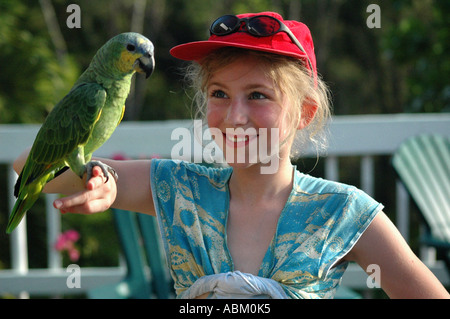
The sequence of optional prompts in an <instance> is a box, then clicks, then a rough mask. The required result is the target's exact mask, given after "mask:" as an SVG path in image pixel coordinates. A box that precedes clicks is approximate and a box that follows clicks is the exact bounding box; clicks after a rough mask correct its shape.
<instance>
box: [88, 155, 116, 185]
mask: <svg viewBox="0 0 450 319" xmlns="http://www.w3.org/2000/svg"><path fill="white" fill-rule="evenodd" d="M95 166H98V167H100V168H101V170H102V172H103V175H105V177H106V181H105V184H106V183H107V182H108V181H109V175H110V174H111V175H112V177H114V180H115V181H116V182H117V180H118V179H119V175H117V172H116V171H115V170H114V168H112V167H111V166H109V165H106V164H105V163H102V162H100V161H90V162H88V163H87V164H86V175H87V179H86V180H87V181H89V180H90V179H91V178H92V170H93V169H94V167H95Z"/></svg>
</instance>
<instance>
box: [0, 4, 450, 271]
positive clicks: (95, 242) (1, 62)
mask: <svg viewBox="0 0 450 319" xmlns="http://www.w3.org/2000/svg"><path fill="white" fill-rule="evenodd" d="M71 3H75V4H78V5H79V7H80V9H81V28H69V27H68V26H67V24H66V20H67V19H68V17H69V16H70V15H71V13H72V12H67V11H66V10H67V7H68V5H69V4H71ZM370 4H378V5H379V8H380V10H381V11H380V13H381V24H380V28H369V27H368V25H367V19H368V17H369V16H370V15H371V13H372V12H367V7H368V6H369V5H370ZM261 11H277V12H279V13H280V14H282V15H283V17H284V18H285V19H296V20H301V21H303V22H304V23H306V24H307V25H308V26H309V27H310V29H311V32H312V35H313V39H314V42H315V47H316V49H315V50H316V55H317V65H318V70H319V73H321V75H322V77H323V78H324V80H325V82H327V83H328V85H329V86H330V88H331V91H332V94H333V95H332V98H333V112H334V114H336V115H360V114H394V113H439V112H450V59H449V57H448V52H449V51H450V41H449V39H450V20H449V19H448V17H449V16H450V1H441V0H391V1H370V0H369V1H366V0H314V1H312V0H246V1H242V0H236V1H235V0H222V1H217V0H189V1H186V0H111V1H92V0H84V1H64V0H39V1H36V0H11V1H9V0H0V124H17V123H42V122H43V120H44V119H45V117H46V116H47V114H48V113H49V112H50V111H51V109H52V108H53V106H54V104H55V103H56V102H58V101H59V100H60V99H61V98H62V97H63V96H64V95H65V94H66V93H67V92H68V90H69V89H70V88H71V86H72V84H73V82H74V81H75V80H76V79H77V77H78V76H79V75H80V74H81V72H83V70H84V69H85V68H86V67H87V66H88V64H89V62H90V60H91V58H92V57H93V55H94V54H95V52H96V51H97V49H98V48H100V47H101V46H102V45H103V44H104V43H105V42H106V41H107V40H108V39H109V38H111V37H112V36H114V35H116V34H118V33H121V32H127V31H135V32H140V33H142V34H144V35H145V36H146V37H148V38H149V39H150V40H151V41H152V42H153V43H154V45H155V52H156V57H155V59H156V70H155V72H154V74H153V75H152V77H151V78H150V79H149V80H145V79H144V78H143V77H141V76H138V77H135V80H134V83H133V87H132V92H131V94H130V97H129V98H128V100H127V108H126V113H125V117H124V121H154V120H168V119H188V118H191V114H192V112H191V109H190V105H191V100H190V99H189V95H190V92H189V91H188V90H187V89H186V87H185V86H184V83H183V77H182V72H181V71H180V67H182V66H184V63H183V62H182V61H178V60H176V59H175V58H173V57H171V56H170V54H169V49H170V48H171V47H173V46H175V45H177V44H181V43H184V42H189V41H195V40H203V39H207V37H208V36H209V32H208V30H209V25H210V24H211V22H212V21H214V20H215V19H216V18H217V17H219V16H221V15H224V14H229V13H231V14H237V13H243V12H261ZM24 147H25V146H24ZM0 152H1V150H0ZM345 162H346V164H345V165H343V167H342V168H341V170H342V172H341V173H340V175H341V176H342V179H343V180H344V181H345V182H348V183H353V184H357V183H358V181H355V180H353V177H352V158H348V160H347V161H345ZM299 165H300V166H302V165H303V166H304V167H305V170H306V171H309V172H310V174H312V175H315V176H321V175H322V174H323V167H322V166H321V165H320V163H319V164H316V161H315V159H313V160H312V162H309V161H308V160H306V159H305V160H302V161H301V162H300V163H299ZM376 165H377V167H378V168H381V169H383V167H387V166H388V165H389V159H387V158H383V157H381V158H378V159H377V161H376ZM346 167H347V168H346ZM6 171H7V170H6V165H0V225H2V229H3V225H5V224H6V221H7V216H8V208H7V200H6V194H7V190H6V189H5V188H6V182H5V181H6V179H7V173H6ZM386 178H387V177H386ZM389 180H392V177H391V178H390V179H389ZM377 183H378V185H377V189H381V191H376V194H377V196H376V198H377V200H379V201H381V202H383V203H384V204H385V205H386V207H387V212H388V213H389V203H390V201H391V197H390V196H391V195H390V192H389V189H390V188H394V185H393V184H392V183H391V184H392V185H389V183H387V184H386V183H384V181H383V177H380V179H377ZM387 190H388V191H387ZM37 205H39V204H37ZM42 205H43V204H42ZM37 215H38V214H29V221H28V225H29V226H28V229H29V230H28V232H29V233H28V238H29V251H30V256H29V264H30V268H40V267H45V263H46V259H45V258H42V249H41V246H43V245H45V243H44V241H45V236H44V235H43V233H44V232H45V226H43V225H40V223H43V222H41V221H40V220H39V218H37V217H36V216H37ZM110 221H111V216H110V215H109V214H103V215H102V214H100V215H99V216H95V217H92V218H90V221H89V223H86V221H84V223H82V221H81V220H80V219H79V218H76V217H75V218H74V217H73V216H63V230H65V229H69V228H75V229H77V231H79V232H80V233H81V237H80V240H79V242H78V245H79V249H80V250H81V251H80V260H79V261H78V264H79V265H80V266H111V265H117V262H118V257H117V250H118V243H117V242H116V241H115V240H111V239H110V237H111V236H110V234H111V232H113V231H114V230H113V225H112V223H111V222H110ZM33 225H35V226H33ZM33 229H35V231H33ZM105 242H106V243H107V244H105ZM9 249H10V248H9V240H8V237H7V236H6V235H5V234H4V232H3V231H2V232H0V269H4V268H9V267H10V262H9V254H10V252H9ZM65 262H66V263H69V262H70V261H69V260H68V259H67V256H66V257H65Z"/></svg>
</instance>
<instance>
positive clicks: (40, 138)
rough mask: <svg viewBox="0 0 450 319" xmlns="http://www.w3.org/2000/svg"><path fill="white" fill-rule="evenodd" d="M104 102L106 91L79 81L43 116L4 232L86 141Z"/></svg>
mask: <svg viewBox="0 0 450 319" xmlns="http://www.w3.org/2000/svg"><path fill="white" fill-rule="evenodd" d="M105 101H106V91H105V89H104V88H103V87H102V86H101V85H99V84H96V83H82V84H79V85H78V86H76V87H74V88H73V89H72V90H71V91H70V92H69V93H68V94H67V95H66V96H65V97H64V98H63V99H62V100H61V101H60V102H59V103H58V104H57V105H56V106H55V108H54V109H53V110H52V112H51V113H50V114H49V115H48V116H47V118H46V120H45V122H44V124H43V125H42V127H41V128H40V130H39V132H38V134H37V136H36V139H35V141H34V143H33V146H32V148H31V151H30V154H29V156H28V159H27V161H26V163H25V166H24V168H23V169H22V172H21V174H20V176H19V179H18V180H17V183H16V186H15V192H14V193H15V195H16V196H17V197H18V198H17V201H16V204H15V206H14V208H13V211H12V213H11V216H10V219H9V223H8V228H7V232H8V233H9V232H11V231H12V230H13V229H14V228H15V227H16V226H17V225H18V224H19V223H20V221H21V220H22V218H23V216H24V215H25V213H26V211H27V210H28V209H30V208H31V206H32V205H33V204H34V202H35V201H36V200H37V198H38V197H39V194H40V193H41V192H42V188H43V187H44V185H45V184H46V183H47V182H48V181H50V180H52V179H53V178H54V176H55V174H57V173H58V171H60V170H61V169H62V168H64V166H66V163H65V160H66V158H67V157H68V156H69V154H71V153H72V152H73V151H74V150H76V149H77V148H78V146H81V145H84V144H86V142H87V141H88V139H89V137H90V136H91V134H92V130H93V127H94V125H95V123H96V122H97V121H98V119H99V117H100V115H101V113H102V108H103V106H104V105H105Z"/></svg>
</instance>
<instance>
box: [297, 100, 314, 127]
mask: <svg viewBox="0 0 450 319" xmlns="http://www.w3.org/2000/svg"><path fill="white" fill-rule="evenodd" d="M317 108H318V106H317V103H316V102H315V101H313V100H311V99H309V98H306V99H305V101H304V102H303V105H302V114H301V118H300V122H299V124H298V127H297V130H302V129H304V128H305V127H307V126H308V125H309V123H311V121H312V120H313V119H314V116H315V115H316V112H317Z"/></svg>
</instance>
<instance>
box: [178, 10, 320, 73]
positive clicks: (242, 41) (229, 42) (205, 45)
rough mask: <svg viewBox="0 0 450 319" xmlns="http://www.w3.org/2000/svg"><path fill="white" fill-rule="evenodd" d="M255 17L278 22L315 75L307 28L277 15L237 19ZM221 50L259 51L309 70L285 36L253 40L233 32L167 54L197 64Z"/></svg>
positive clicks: (248, 35)
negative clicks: (294, 60)
mask: <svg viewBox="0 0 450 319" xmlns="http://www.w3.org/2000/svg"><path fill="white" fill-rule="evenodd" d="M258 15H269V16H272V17H274V18H277V19H278V20H280V21H282V22H283V23H284V24H285V25H286V26H287V27H288V28H289V29H290V30H291V32H292V33H293V34H294V35H295V37H296V38H297V40H298V41H299V42H300V43H301V45H302V46H303V48H304V49H305V51H306V54H307V55H308V57H309V59H310V61H311V63H312V66H313V71H314V74H317V70H316V56H315V54H314V43H313V40H312V37H311V32H310V31H309V29H308V27H307V26H306V25H305V24H303V23H301V22H298V21H294V20H284V19H283V17H282V16H281V15H279V14H278V13H275V12H261V13H246V14H239V15H237V17H239V18H251V17H254V16H258ZM223 47H236V48H243V49H249V50H256V51H263V52H269V53H274V54H280V55H286V56H290V57H294V58H298V59H302V60H303V61H304V62H305V63H304V64H305V66H306V67H307V68H308V69H310V67H309V64H308V62H307V59H306V56H305V53H304V52H302V51H301V50H300V48H299V47H297V45H296V44H295V43H293V42H292V40H291V39H290V38H289V36H288V35H287V34H286V32H278V33H276V34H274V35H272V36H268V37H255V36H253V35H251V34H250V33H248V32H234V33H230V34H228V35H225V36H217V35H211V36H210V37H209V39H208V40H207V41H197V42H190V43H185V44H181V45H178V46H176V47H174V48H172V49H171V50H170V54H172V55H173V56H174V57H175V58H178V59H181V60H186V61H200V60H201V59H202V58H204V57H205V56H206V55H208V54H209V53H211V52H212V51H214V50H216V49H219V48H223Z"/></svg>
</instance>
